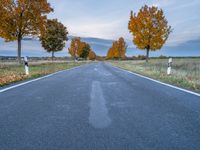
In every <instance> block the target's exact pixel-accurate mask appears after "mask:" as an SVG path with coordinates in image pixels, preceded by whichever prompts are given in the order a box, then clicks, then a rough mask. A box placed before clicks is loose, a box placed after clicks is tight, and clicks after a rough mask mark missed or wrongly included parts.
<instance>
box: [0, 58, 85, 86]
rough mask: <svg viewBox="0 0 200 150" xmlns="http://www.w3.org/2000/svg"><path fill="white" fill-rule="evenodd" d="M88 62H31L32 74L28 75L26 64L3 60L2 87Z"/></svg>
mask: <svg viewBox="0 0 200 150" xmlns="http://www.w3.org/2000/svg"><path fill="white" fill-rule="evenodd" d="M86 63H88V62H86V61H85V62H73V61H68V62H66V61H65V62H62V61H56V62H53V63H52V62H51V61H37V62H30V64H29V68H30V75H29V76H26V75H25V74H24V65H16V63H13V62H1V63H0V87H1V86H4V85H8V84H10V83H14V82H17V81H21V80H26V79H32V78H37V77H40V76H44V75H47V74H50V73H54V72H57V71H60V70H65V69H69V68H73V67H76V66H80V65H82V64H86Z"/></svg>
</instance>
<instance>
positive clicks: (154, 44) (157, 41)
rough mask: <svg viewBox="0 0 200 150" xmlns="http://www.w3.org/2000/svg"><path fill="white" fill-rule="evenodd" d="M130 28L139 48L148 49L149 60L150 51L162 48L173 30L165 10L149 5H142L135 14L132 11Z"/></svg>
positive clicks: (134, 41)
mask: <svg viewBox="0 0 200 150" xmlns="http://www.w3.org/2000/svg"><path fill="white" fill-rule="evenodd" d="M128 29H129V31H130V33H132V35H133V43H134V44H135V45H136V46H137V48H139V49H142V50H146V61H147V62H148V58H149V51H156V50H159V49H161V48H162V46H163V45H164V44H165V42H166V41H167V39H168V37H169V34H170V33H171V31H172V30H171V26H169V25H168V22H167V20H166V18H165V16H164V13H163V10H162V9H158V7H155V6H152V7H148V6H147V5H145V6H144V7H142V8H141V9H140V11H139V12H138V14H133V12H132V11H131V17H130V21H129V24H128Z"/></svg>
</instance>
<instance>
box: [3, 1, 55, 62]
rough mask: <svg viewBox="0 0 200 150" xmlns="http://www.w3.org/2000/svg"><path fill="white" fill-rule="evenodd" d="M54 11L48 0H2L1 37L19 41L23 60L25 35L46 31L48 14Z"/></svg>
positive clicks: (19, 52)
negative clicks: (22, 42)
mask: <svg viewBox="0 0 200 150" xmlns="http://www.w3.org/2000/svg"><path fill="white" fill-rule="evenodd" d="M51 11H53V9H52V8H51V6H50V4H49V3H48V2H47V0H0V37H2V38H4V39H5V40H6V41H7V42H9V41H16V40H17V41H18V42H17V43H18V53H17V54H18V61H19V63H20V62H21V41H22V38H23V37H24V36H30V35H39V34H41V32H43V31H44V28H45V26H44V25H45V23H46V20H47V17H46V14H48V13H50V12H51Z"/></svg>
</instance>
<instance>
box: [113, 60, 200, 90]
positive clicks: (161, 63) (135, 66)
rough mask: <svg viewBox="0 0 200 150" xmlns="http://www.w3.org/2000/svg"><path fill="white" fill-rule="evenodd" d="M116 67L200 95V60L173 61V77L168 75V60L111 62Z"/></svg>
mask: <svg viewBox="0 0 200 150" xmlns="http://www.w3.org/2000/svg"><path fill="white" fill-rule="evenodd" d="M110 63H111V64H112V65H114V66H117V67H120V68H123V69H126V70H130V71H133V72H136V73H139V74H142V75H145V76H148V77H151V78H153V79H157V80H160V81H163V82H166V83H170V84H173V85H176V86H179V87H183V88H185V89H190V90H193V91H196V92H199V93H200V58H193V59H191V58H190V59H187V58H181V59H180V58H177V59H173V65H172V75H170V76H168V75H167V65H168V64H167V63H168V59H151V60H150V61H149V64H147V63H145V61H110Z"/></svg>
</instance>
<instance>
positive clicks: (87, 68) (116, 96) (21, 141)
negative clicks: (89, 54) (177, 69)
mask: <svg viewBox="0 0 200 150" xmlns="http://www.w3.org/2000/svg"><path fill="white" fill-rule="evenodd" d="M0 149H1V150H199V149H200V97H199V96H196V95H193V94H190V93H187V92H183V91H180V90H177V89H175V88H171V87H168V86H165V85H162V84H159V83H156V82H153V81H150V80H148V79H144V78H142V77H139V76H136V75H133V74H130V73H128V72H125V71H122V70H120V69H116V68H114V67H112V66H111V65H108V64H105V63H94V64H89V65H84V66H81V67H79V68H76V69H73V70H69V71H64V72H60V73H58V74H55V75H52V76H49V77H47V78H43V79H41V80H38V81H35V82H31V83H28V84H25V85H23V86H20V87H16V88H13V89H10V90H8V91H4V92H2V93H0Z"/></svg>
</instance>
